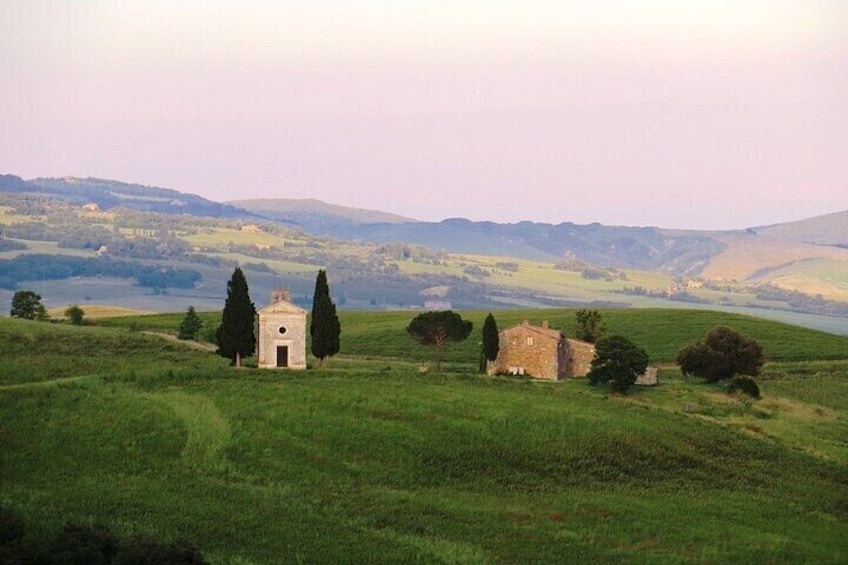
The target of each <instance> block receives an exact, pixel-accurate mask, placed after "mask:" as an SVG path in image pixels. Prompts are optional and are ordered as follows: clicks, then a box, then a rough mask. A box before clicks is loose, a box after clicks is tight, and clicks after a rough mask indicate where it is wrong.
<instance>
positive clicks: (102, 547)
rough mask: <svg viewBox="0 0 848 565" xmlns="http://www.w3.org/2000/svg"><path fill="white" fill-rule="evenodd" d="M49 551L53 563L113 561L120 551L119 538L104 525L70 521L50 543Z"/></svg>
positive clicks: (93, 563)
mask: <svg viewBox="0 0 848 565" xmlns="http://www.w3.org/2000/svg"><path fill="white" fill-rule="evenodd" d="M48 553H49V555H50V560H51V562H52V563H69V564H70V563H73V564H80V565H83V564H85V565H97V564H100V563H111V562H112V559H114V557H115V555H116V554H117V553H118V540H117V539H116V538H115V536H113V535H112V533H111V532H109V530H107V529H106V528H105V527H103V526H86V525H81V524H72V523H69V524H65V528H64V529H63V530H62V533H61V534H59V536H58V537H57V538H56V539H55V540H53V543H51V544H50V547H49V548H48Z"/></svg>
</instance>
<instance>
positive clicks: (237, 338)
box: [215, 267, 256, 367]
mask: <svg viewBox="0 0 848 565" xmlns="http://www.w3.org/2000/svg"><path fill="white" fill-rule="evenodd" d="M255 318H256V307H255V306H254V305H253V302H251V301H250V295H249V294H248V289H247V279H245V278H244V273H243V272H242V271H241V269H240V268H239V267H236V268H235V270H234V271H233V276H232V278H230V281H229V282H228V283H227V300H226V302H224V312H223V314H222V316H221V325H220V326H218V330H217V331H216V332H215V341H216V342H217V344H218V355H220V356H221V357H227V358H228V359H232V361H233V363H234V364H235V366H236V367H241V358H242V357H245V356H248V355H253V352H254V351H256V336H255V335H254V333H253V328H254V323H255V322H254V320H255Z"/></svg>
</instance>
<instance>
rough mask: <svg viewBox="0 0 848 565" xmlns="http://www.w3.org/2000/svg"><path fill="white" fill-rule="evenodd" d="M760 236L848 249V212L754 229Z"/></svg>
mask: <svg viewBox="0 0 848 565" xmlns="http://www.w3.org/2000/svg"><path fill="white" fill-rule="evenodd" d="M752 231H754V232H755V233H757V234H759V235H767V236H769V237H779V238H782V239H789V240H792V241H798V242H803V243H812V244H815V245H835V246H838V247H848V210H845V211H842V212H833V213H830V214H824V215H822V216H815V217H813V218H805V219H803V220H797V221H794V222H785V223H782V224H773V225H770V226H762V227H758V228H753V229H752Z"/></svg>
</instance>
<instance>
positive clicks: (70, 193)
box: [0, 175, 255, 218]
mask: <svg viewBox="0 0 848 565" xmlns="http://www.w3.org/2000/svg"><path fill="white" fill-rule="evenodd" d="M0 191H3V192H14V193H31V194H43V195H46V196H52V197H56V198H62V199H64V200H68V201H71V202H77V203H83V204H85V203H93V204H97V206H98V207H100V208H101V209H103V210H108V209H109V208H114V207H116V206H123V207H125V208H131V209H134V210H141V211H145V212H158V213H161V214H192V215H194V216H212V217H217V218H232V217H255V214H254V213H252V212H249V211H247V210H242V209H239V208H236V207H235V206H230V205H228V204H221V203H218V202H213V201H212V200H207V199H206V198H203V197H201V196H197V195H195V194H188V193H185V192H179V191H177V190H173V189H170V188H160V187H155V186H144V185H140V184H132V183H125V182H120V181H115V180H107V179H98V178H77V177H72V176H68V177H62V178H36V179H31V180H24V179H22V178H20V177H18V176H15V175H0Z"/></svg>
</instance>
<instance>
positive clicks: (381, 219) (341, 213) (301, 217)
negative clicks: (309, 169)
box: [227, 198, 418, 235]
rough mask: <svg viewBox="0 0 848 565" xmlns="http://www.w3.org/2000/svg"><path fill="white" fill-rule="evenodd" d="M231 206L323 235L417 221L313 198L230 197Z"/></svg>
mask: <svg viewBox="0 0 848 565" xmlns="http://www.w3.org/2000/svg"><path fill="white" fill-rule="evenodd" d="M227 204H230V205H232V206H235V207H237V208H241V209H244V210H250V211H251V212H253V213H255V214H258V215H261V216H264V217H266V218H269V219H272V220H279V221H283V222H286V223H290V224H295V225H298V226H301V227H303V228H304V229H305V230H306V231H308V232H310V233H316V235H322V233H321V232H326V233H329V232H332V230H333V229H334V228H339V227H349V226H358V225H362V224H403V223H409V222H417V221H418V220H414V219H412V218H406V217H404V216H399V215H397V214H391V213H389V212H380V211H377V210H367V209H364V208H351V207H347V206H338V205H336V204H329V203H327V202H324V201H322V200H316V199H314V198H275V199H265V198H254V199H247V200H232V201H229V202H227Z"/></svg>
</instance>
